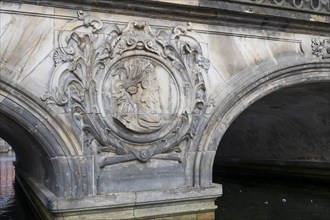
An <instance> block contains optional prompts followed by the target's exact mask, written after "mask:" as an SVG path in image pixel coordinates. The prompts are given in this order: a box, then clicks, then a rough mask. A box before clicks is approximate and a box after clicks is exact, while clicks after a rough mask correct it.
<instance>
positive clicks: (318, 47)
mask: <svg viewBox="0 0 330 220" xmlns="http://www.w3.org/2000/svg"><path fill="white" fill-rule="evenodd" d="M312 54H313V55H315V56H317V57H322V59H329V58H330V39H324V40H323V41H321V40H317V39H312Z"/></svg>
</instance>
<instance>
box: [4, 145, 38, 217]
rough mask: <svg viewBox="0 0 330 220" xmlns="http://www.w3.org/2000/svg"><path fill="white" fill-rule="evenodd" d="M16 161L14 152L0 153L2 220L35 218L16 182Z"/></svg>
mask: <svg viewBox="0 0 330 220" xmlns="http://www.w3.org/2000/svg"><path fill="white" fill-rule="evenodd" d="M14 161H15V154H14V153H13V152H11V151H9V152H8V153H0V220H7V219H8V220H16V219H17V220H33V219H35V217H34V214H33V213H32V211H31V208H30V206H29V203H28V202H27V201H26V200H25V198H24V196H23V193H22V192H21V191H20V188H19V187H17V186H16V184H15V169H14V166H13V162H14Z"/></svg>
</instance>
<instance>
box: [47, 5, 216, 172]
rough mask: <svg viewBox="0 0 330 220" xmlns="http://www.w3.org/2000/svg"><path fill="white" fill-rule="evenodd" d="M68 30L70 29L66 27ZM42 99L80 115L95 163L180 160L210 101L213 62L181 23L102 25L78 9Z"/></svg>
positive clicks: (56, 54) (62, 34)
mask: <svg viewBox="0 0 330 220" xmlns="http://www.w3.org/2000/svg"><path fill="white" fill-rule="evenodd" d="M68 28H69V29H70V31H68V30H67V29H68ZM59 45H60V47H59V48H58V49H56V50H55V52H54V63H55V70H54V72H53V75H52V78H51V82H50V89H49V92H48V93H47V94H45V95H44V96H43V97H42V99H43V100H44V101H47V103H53V104H55V105H58V106H62V107H63V108H65V109H66V110H67V112H71V113H72V114H77V115H80V116H81V117H80V118H81V120H82V122H83V128H82V129H83V131H84V132H85V134H86V135H85V137H86V138H87V139H88V140H86V143H87V145H88V146H89V145H90V146H91V145H92V143H93V144H94V145H96V146H97V147H96V148H97V149H95V151H96V153H97V155H99V167H100V168H104V167H106V166H108V165H111V164H115V163H122V162H127V161H132V160H138V161H140V162H147V161H149V160H150V159H159V160H174V161H178V162H181V160H182V149H181V147H180V146H181V145H182V144H183V143H184V142H185V141H187V142H189V140H190V139H192V138H193V137H194V130H195V127H196V126H197V124H198V120H196V119H194V118H193V117H194V116H193V115H192V114H191V113H192V112H193V113H197V114H201V113H203V111H204V110H205V106H207V102H208V100H207V95H206V92H207V91H206V90H207V88H206V84H205V77H206V76H207V71H208V69H209V66H210V63H209V60H208V59H207V58H205V57H204V56H203V53H202V49H201V46H200V45H199V43H198V42H197V41H196V39H194V38H193V37H191V36H190V35H189V31H188V30H187V28H186V27H183V26H175V27H174V28H173V29H172V30H168V31H165V30H157V29H153V28H152V27H151V26H149V25H148V24H147V23H146V22H138V21H132V22H129V23H128V24H127V26H126V27H125V28H120V27H119V26H116V25H114V24H110V25H107V26H105V27H104V25H103V23H102V21H101V20H100V19H98V18H95V17H92V16H88V15H87V14H85V13H84V12H82V11H79V12H78V18H77V19H75V20H73V21H71V22H69V23H68V24H67V25H65V26H64V27H63V31H62V32H60V34H59Z"/></svg>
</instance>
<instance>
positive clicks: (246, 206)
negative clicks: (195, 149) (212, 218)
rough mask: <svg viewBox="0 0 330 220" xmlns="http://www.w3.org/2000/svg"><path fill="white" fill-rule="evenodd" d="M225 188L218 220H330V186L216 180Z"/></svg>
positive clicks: (253, 180)
mask: <svg viewBox="0 0 330 220" xmlns="http://www.w3.org/2000/svg"><path fill="white" fill-rule="evenodd" d="M215 182H219V183H222V184H223V196H222V197H220V198H219V199H218V200H217V205H218V206H219V208H218V210H217V211H216V219H217V220H240V219H243V220H329V219H330V187H329V184H328V183H320V182H311V181H307V180H302V179H297V180H296V181H292V180H290V181H286V180H278V179H265V178H261V177H248V178H242V177H235V178H232V177H226V178H216V179H215Z"/></svg>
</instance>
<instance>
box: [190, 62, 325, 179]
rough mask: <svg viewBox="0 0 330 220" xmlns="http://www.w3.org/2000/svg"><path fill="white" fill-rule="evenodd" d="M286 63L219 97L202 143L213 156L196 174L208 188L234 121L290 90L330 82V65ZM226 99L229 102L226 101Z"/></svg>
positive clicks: (243, 78) (246, 78) (247, 75)
mask: <svg viewBox="0 0 330 220" xmlns="http://www.w3.org/2000/svg"><path fill="white" fill-rule="evenodd" d="M285 59H290V57H286V58H285V57H284V58H283V60H282V61H283V64H285V63H286V65H281V62H279V63H278V64H277V66H275V67H274V66H268V68H269V69H268V70H267V71H266V70H265V69H264V68H260V69H257V70H254V71H247V72H243V73H242V74H241V75H240V76H239V78H237V79H235V80H233V81H232V82H231V83H232V84H233V85H235V88H236V91H235V92H233V91H232V90H231V88H230V86H229V89H227V91H226V89H225V90H224V91H223V92H222V93H223V94H224V95H220V96H219V98H218V101H217V103H219V104H218V105H217V106H218V108H217V109H216V110H215V111H214V113H213V114H212V115H211V116H210V119H211V120H210V121H209V123H208V125H207V127H206V129H205V131H204V133H203V138H202V140H201V142H200V146H203V148H204V150H205V151H206V152H209V154H210V156H205V157H204V158H203V157H202V158H201V159H200V161H199V162H198V164H200V166H198V168H199V169H198V170H197V172H196V173H199V176H200V180H201V183H202V184H205V185H207V184H210V183H211V182H212V180H211V179H212V170H213V162H214V157H215V154H216V152H217V150H218V146H219V143H220V141H221V140H222V138H223V136H224V134H225V132H226V131H227V129H228V128H229V127H230V125H231V124H232V123H233V121H234V120H235V119H236V118H237V117H238V116H239V115H240V114H241V113H242V112H243V111H244V110H246V109H247V108H248V107H249V106H251V105H252V104H253V103H255V102H256V101H257V100H259V99H262V98H263V97H265V96H267V95H269V94H271V93H273V92H276V91H279V90H281V89H284V88H286V87H291V86H295V85H303V84H309V83H322V82H323V83H329V82H330V72H329V69H330V63H328V62H323V63H312V62H311V63H307V62H306V60H304V59H303V58H302V59H301V60H299V59H296V62H293V63H292V64H291V65H290V66H288V64H287V61H285ZM279 66H282V68H279ZM285 66H287V67H285ZM226 96H227V97H226ZM224 97H226V99H223V98H224ZM323 111H324V110H323ZM323 132H324V131H323ZM210 160H211V161H212V162H210ZM205 171H209V172H205Z"/></svg>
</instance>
